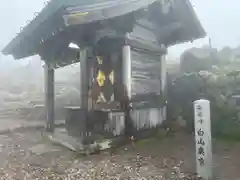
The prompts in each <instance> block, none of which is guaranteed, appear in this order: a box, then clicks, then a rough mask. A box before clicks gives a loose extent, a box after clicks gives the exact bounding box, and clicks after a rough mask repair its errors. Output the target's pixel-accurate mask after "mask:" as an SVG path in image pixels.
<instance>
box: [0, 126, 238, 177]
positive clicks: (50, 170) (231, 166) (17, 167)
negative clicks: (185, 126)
mask: <svg viewBox="0 0 240 180" xmlns="http://www.w3.org/2000/svg"><path fill="white" fill-rule="evenodd" d="M239 150H240V144H239V143H228V144H227V145H226V144H225V142H214V162H215V164H214V166H215V168H214V169H216V174H217V176H219V177H221V179H228V180H237V179H239V178H238V177H240V172H239V168H240V156H238V154H239V152H240V151H239ZM0 151H1V153H0V168H1V169H0V179H2V180H30V179H31V180H54V179H56V180H71V179H79V180H80V179H82V180H88V179H93V180H118V179H119V180H124V179H128V180H145V179H149V180H154V179H156V180H157V179H159V180H164V179H168V180H171V179H173V180H175V179H178V180H181V179H186V180H188V179H197V178H196V177H194V176H193V175H192V176H191V177H190V174H192V173H191V172H194V169H195V167H194V164H195V160H194V142H193V139H192V137H190V136H189V135H178V136H176V137H171V138H169V137H168V138H164V139H157V140H156V139H148V140H144V141H141V142H138V143H137V144H136V147H135V148H134V147H133V146H126V147H123V148H120V149H118V150H116V152H114V153H113V154H112V153H110V152H101V153H100V154H97V155H91V156H89V157H82V156H80V155H77V154H76V153H74V152H71V151H69V150H67V149H65V148H63V147H59V146H56V145H52V144H51V143H50V142H49V141H48V140H46V139H44V138H42V133H41V130H36V129H32V128H31V129H25V130H18V131H14V132H11V133H9V132H8V133H7V134H2V135H0ZM188 175H189V176H188Z"/></svg>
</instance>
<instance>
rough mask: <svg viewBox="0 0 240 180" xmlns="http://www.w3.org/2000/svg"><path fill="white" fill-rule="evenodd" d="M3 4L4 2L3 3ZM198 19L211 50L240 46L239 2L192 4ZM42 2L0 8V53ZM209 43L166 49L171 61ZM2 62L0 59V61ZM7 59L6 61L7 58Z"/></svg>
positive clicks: (22, 0)
mask: <svg viewBox="0 0 240 180" xmlns="http://www.w3.org/2000/svg"><path fill="white" fill-rule="evenodd" d="M2 1H3V0H2ZM191 2H192V4H193V5H194V8H195V10H196V12H197V15H198V17H199V19H200V21H201V23H202V25H203V27H204V29H205V30H206V32H207V34H208V36H209V37H211V39H212V45H213V47H217V48H222V47H223V46H226V45H228V46H232V47H235V46H238V45H240V23H239V22H240V0H191ZM43 3H44V0H11V1H3V2H1V5H0V21H1V25H2V26H1V28H0V49H2V48H3V47H4V46H5V45H6V44H7V43H8V42H9V41H10V40H11V39H12V38H13V37H14V36H15V35H16V33H17V32H19V31H20V27H22V26H25V24H26V21H27V20H31V18H33V14H34V12H37V11H40V10H41V8H42V7H43ZM207 43H208V39H207V38H205V39H201V40H197V41H195V42H193V43H187V44H183V45H178V46H176V47H172V48H170V49H169V54H170V56H171V57H174V58H177V57H178V56H179V55H180V54H181V52H183V51H184V50H185V49H186V48H190V47H199V46H202V45H205V44H207ZM0 58H1V57H0ZM8 58H9V57H8Z"/></svg>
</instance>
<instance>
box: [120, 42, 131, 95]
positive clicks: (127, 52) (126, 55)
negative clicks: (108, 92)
mask: <svg viewBox="0 0 240 180" xmlns="http://www.w3.org/2000/svg"><path fill="white" fill-rule="evenodd" d="M122 81H123V85H124V90H125V91H126V95H127V96H128V99H131V96H132V62H131V46H130V45H128V44H126V43H125V44H124V45H123V47H122Z"/></svg>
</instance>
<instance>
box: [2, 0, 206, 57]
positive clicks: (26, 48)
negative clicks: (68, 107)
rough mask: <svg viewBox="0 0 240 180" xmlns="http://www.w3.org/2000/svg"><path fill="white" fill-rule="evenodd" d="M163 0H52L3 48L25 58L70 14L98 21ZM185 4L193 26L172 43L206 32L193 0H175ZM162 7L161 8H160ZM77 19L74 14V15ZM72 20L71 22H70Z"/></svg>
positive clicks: (183, 14)
mask: <svg viewBox="0 0 240 180" xmlns="http://www.w3.org/2000/svg"><path fill="white" fill-rule="evenodd" d="M156 1H160V0H51V1H49V3H48V4H46V6H45V8H43V10H42V11H41V12H40V13H38V14H36V17H35V18H34V19H33V20H32V21H31V22H29V23H28V24H27V25H26V26H25V27H24V28H23V29H22V30H21V32H20V33H18V34H17V36H16V37H15V38H13V39H12V41H11V42H10V43H9V44H8V45H7V46H6V47H5V48H4V49H3V50H2V52H3V54H4V55H13V56H14V57H15V59H21V58H25V57H28V56H32V55H35V54H38V53H39V52H38V47H39V46H41V43H42V42H44V41H45V40H47V39H49V38H51V37H52V36H56V34H58V33H59V32H62V31H64V30H66V29H67V28H68V26H70V25H71V21H68V20H69V17H70V18H71V17H74V16H79V15H80V16H81V15H84V16H85V17H84V18H82V19H81V18H80V19H79V18H78V19H77V21H74V23H75V24H76V23H78V24H87V23H91V22H94V21H100V20H103V19H108V18H113V17H117V16H122V15H125V14H128V13H131V12H134V11H137V10H139V9H143V8H146V7H148V6H149V5H151V4H153V3H154V2H156ZM171 1H173V0H171ZM175 1H176V2H177V3H176V4H177V5H178V6H181V11H179V13H181V17H182V18H183V19H185V20H184V21H187V25H191V26H193V27H194V28H192V29H191V30H189V31H186V29H184V31H186V32H185V34H184V35H185V36H186V37H184V36H182V38H181V39H176V38H175V39H173V40H169V41H171V42H168V44H170V45H174V44H178V43H182V42H185V41H190V40H195V39H198V38H202V37H204V36H205V31H204V29H203V28H202V26H201V24H200V22H199V20H198V18H197V16H196V14H195V12H194V10H193V7H192V6H191V4H190V3H189V0H175ZM159 11H160V10H159ZM73 19H74V18H73ZM69 22H70V24H69ZM186 28H188V27H186Z"/></svg>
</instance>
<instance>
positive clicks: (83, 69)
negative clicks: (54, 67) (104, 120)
mask: <svg viewBox="0 0 240 180" xmlns="http://www.w3.org/2000/svg"><path fill="white" fill-rule="evenodd" d="M87 51H88V50H87V49H83V50H80V54H79V56H80V96H81V97H80V98H81V103H80V106H81V111H82V116H81V118H82V119H81V121H85V124H87V114H88V88H89V84H88V83H89V79H88V78H89V76H88V74H89V72H88V62H87V58H88V57H87ZM85 127H86V128H84V129H82V132H81V136H82V138H83V143H84V144H88V143H89V141H90V140H89V139H90V133H89V129H88V126H85Z"/></svg>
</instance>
